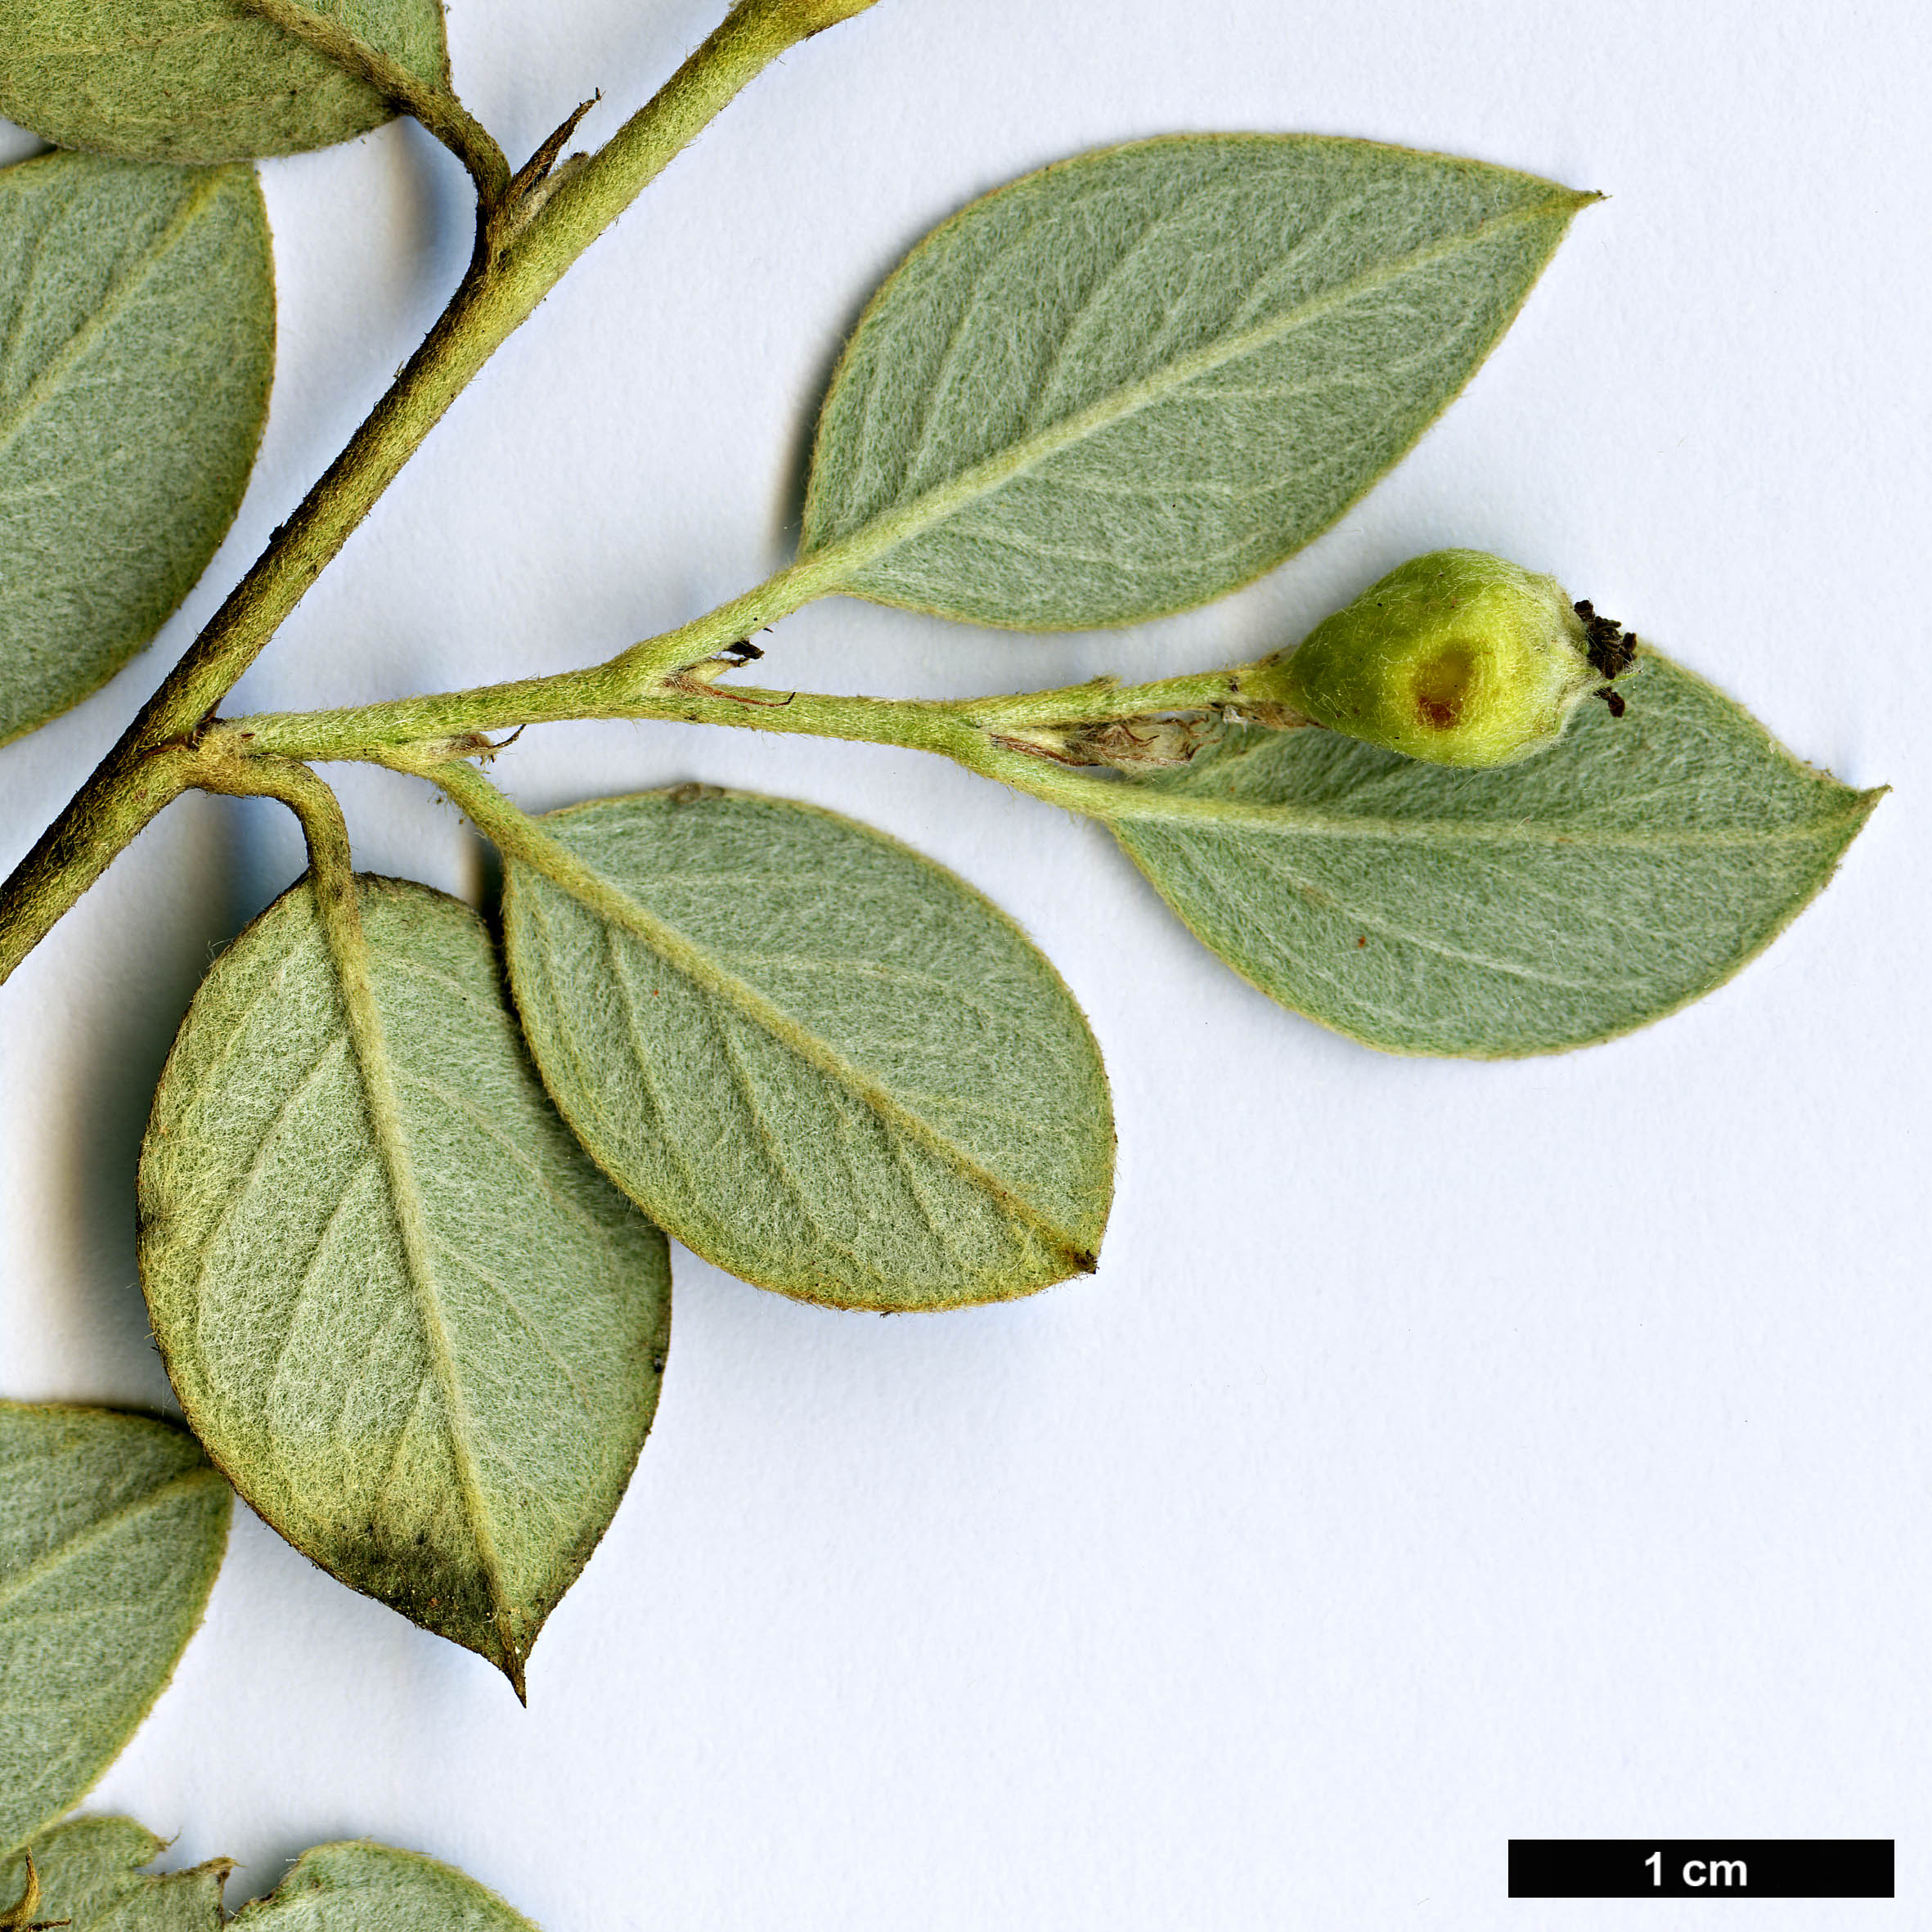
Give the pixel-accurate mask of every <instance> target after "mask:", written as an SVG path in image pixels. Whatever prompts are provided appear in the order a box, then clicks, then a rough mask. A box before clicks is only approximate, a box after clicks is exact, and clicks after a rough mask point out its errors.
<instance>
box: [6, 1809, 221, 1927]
mask: <svg viewBox="0 0 1932 1932" xmlns="http://www.w3.org/2000/svg"><path fill="white" fill-rule="evenodd" d="M29 1849H31V1851H32V1852H33V1854H34V1867H35V1870H36V1871H38V1875H39V1878H40V1888H41V1895H40V1904H39V1907H38V1912H37V1914H36V1916H37V1917H38V1919H39V1921H41V1922H42V1923H43V1924H44V1923H47V1922H50V1921H60V1920H66V1921H70V1923H71V1925H72V1928H73V1932H219V1928H220V1926H221V1925H222V1881H223V1880H225V1879H226V1878H227V1875H228V1873H229V1871H231V1870H232V1869H233V1867H231V1864H230V1863H229V1862H228V1860H227V1859H226V1858H218V1859H216V1860H214V1861H213V1862H212V1863H210V1864H207V1865H198V1866H196V1867H195V1868H194V1869H193V1870H192V1871H171V1872H167V1873H164V1874H161V1875H159V1876H149V1875H147V1874H145V1873H144V1872H143V1871H142V1869H141V1868H142V1866H144V1865H147V1864H151V1863H152V1862H153V1861H154V1860H155V1859H156V1858H159V1857H160V1855H161V1853H163V1852H164V1850H165V1849H167V1848H166V1846H165V1845H164V1844H162V1842H161V1840H160V1839H158V1838H157V1837H155V1835H154V1834H153V1832H151V1831H146V1830H145V1829H144V1828H143V1827H142V1826H139V1825H137V1824H136V1823H135V1822H133V1819H131V1818H111V1817H110V1818H77V1819H75V1820H74V1822H72V1823H71V1824H66V1825H57V1826H55V1827H54V1829H53V1830H52V1831H47V1832H44V1833H43V1834H42V1835H41V1836H39V1837H38V1838H36V1839H35V1840H34V1842H33V1844H32V1845H31V1847H29ZM26 1878H27V1864H26V1860H25V1858H24V1857H23V1856H22V1855H21V1853H19V1852H17V1851H16V1852H14V1853H11V1855H9V1856H7V1857H5V1858H0V1900H5V1901H7V1902H8V1903H11V1902H12V1901H14V1900H16V1899H18V1898H20V1896H21V1894H22V1891H23V1889H24V1888H25V1884H26Z"/></svg>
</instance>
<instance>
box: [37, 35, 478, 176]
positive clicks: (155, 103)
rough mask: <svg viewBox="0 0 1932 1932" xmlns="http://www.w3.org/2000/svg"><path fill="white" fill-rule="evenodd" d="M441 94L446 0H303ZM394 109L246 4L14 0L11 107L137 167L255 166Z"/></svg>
mask: <svg viewBox="0 0 1932 1932" xmlns="http://www.w3.org/2000/svg"><path fill="white" fill-rule="evenodd" d="M303 5H305V6H306V7H308V10H309V11H311V12H312V13H317V14H321V15H324V16H326V17H327V18H329V19H330V20H335V21H338V22H339V23H340V25H343V26H344V27H346V28H348V30H349V31H350V33H352V34H354V35H355V36H356V37H357V39H359V40H362V41H364V42H366V43H368V44H369V45H370V46H371V47H375V48H376V49H377V50H378V51H379V52H382V53H384V54H386V55H388V56H389V58H390V59H391V60H392V61H395V62H396V64H397V65H398V66H401V67H403V68H406V69H407V70H408V71H409V72H410V73H411V74H414V75H416V78H417V79H420V80H421V81H423V82H425V83H427V84H428V85H429V86H431V87H434V88H443V87H447V85H448V84H449V49H448V46H447V42H446V41H445V39H444V37H443V9H442V7H440V6H439V5H438V0H303ZM394 112H395V110H394V109H393V107H392V106H390V105H389V102H388V101H384V99H383V97H382V96H381V95H380V94H379V93H377V92H375V90H374V89H373V88H370V87H369V86H367V85H366V83H364V82H362V81H361V80H358V79H354V78H353V77H352V76H351V75H350V74H348V73H346V72H345V71H344V70H343V69H342V68H340V67H339V66H337V65H335V62H334V61H330V60H328V59H326V58H325V57H324V56H322V55H321V54H319V53H317V52H315V51H314V50H313V49H312V48H311V47H308V46H307V45H306V44H305V43H303V42H302V41H299V40H298V39H296V38H294V37H293V36H292V35H290V34H286V33H285V32H284V31H283V30H282V29H281V28H280V27H277V26H275V25H271V23H270V22H268V21H267V20H263V18H262V17H261V16H260V15H259V14H257V13H255V12H254V11H251V10H250V9H249V8H248V7H245V6H243V5H241V4H240V0H7V8H6V11H4V13H0V114H4V115H6V116H7V119H10V120H15V121H18V122H19V123H20V125H21V126H22V127H23V128H32V129H33V130H34V133H36V134H38V135H39V136H40V137H41V138H42V139H43V140H44V141H51V142H54V143H55V145H56V146H60V147H69V148H83V149H85V150H87V151H90V152H92V153H94V154H101V155H118V156H119V157H120V158H122V159H123V160H130V161H245V160H254V159H257V158H258V157H260V156H262V155H289V154H296V153H299V152H301V151H303V150H305V149H308V148H317V147H327V146H330V144H331V143H332V142H338V141H348V140H351V139H353V137H355V136H356V135H358V134H366V133H368V131H369V130H370V129H371V128H374V127H377V126H379V125H380V124H381V123H383V122H384V121H386V120H388V119H389V118H390V117H391V115H393V113H394Z"/></svg>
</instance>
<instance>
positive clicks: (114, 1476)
mask: <svg viewBox="0 0 1932 1932" xmlns="http://www.w3.org/2000/svg"><path fill="white" fill-rule="evenodd" d="M228 1512H229V1495H228V1485H227V1484H226V1483H225V1482H223V1481H222V1479H221V1477H220V1476H218V1475H217V1474H216V1473H215V1471H213V1469H211V1468H210V1467H209V1464H208V1458H206V1457H205V1456H204V1455H203V1454H202V1453H201V1451H200V1449H199V1448H197V1447H196V1445H195V1442H194V1441H193V1440H192V1439H191V1437H190V1436H187V1435H186V1434H185V1433H184V1432H183V1431H181V1430H179V1429H177V1428H175V1427H173V1425H172V1424H170V1423H167V1422H156V1421H154V1420H152V1419H151V1418H148V1417H146V1416H133V1415H118V1414H115V1413H111V1412H110V1411H108V1410H106V1409H35V1408H25V1407H22V1406H21V1405H20V1404H17V1403H11V1402H7V1403H0V1686H3V1687H4V1688H5V1695H4V1696H0V1849H7V1848H11V1847H15V1846H18V1845H19V1844H21V1843H22V1842H23V1841H24V1840H25V1839H26V1838H28V1837H29V1835H31V1834H32V1833H33V1832H34V1831H35V1830H36V1829H37V1828H38V1827H39V1826H43V1825H45V1824H47V1823H48V1822H51V1821H52V1819H55V1818H57V1817H60V1816H61V1813H63V1812H65V1811H66V1810H68V1809H69V1808H70V1807H71V1806H73V1805H74V1804H78V1803H79V1800H80V1799H81V1798H82V1797H83V1796H84V1795H86V1793H87V1791H88V1788H89V1787H90V1786H92V1784H93V1782H94V1781H95V1780H96V1779H97V1777H100V1775H101V1772H103V1771H105V1770H106V1768H107V1767H108V1765H109V1764H111V1763H112V1762H113V1761H114V1759H115V1757H116V1756H117V1755H119V1752H120V1750H121V1748H122V1746H124V1745H125V1744H126V1743H127V1741H128V1739H129V1738H130V1737H133V1735H134V1732H135V1729H136V1728H137V1726H138V1725H139V1724H140V1723H141V1720H142V1719H143V1718H145V1717H146V1715H147V1714H148V1711H149V1710H150V1709H151V1707H152V1705H153V1704H154V1701H155V1698H157V1697H158V1696H160V1694H161V1691H162V1687H164V1685H165V1684H166V1683H167V1682H168V1678H169V1677H171V1676H172V1675H173V1671H174V1666H175V1663H176V1661H177V1660H178V1658H179V1657H180V1656H181V1653H182V1648H183V1647H185V1646H186V1642H187V1641H188V1639H189V1638H190V1637H191V1636H192V1635H193V1634H194V1631H195V1625H196V1624H199V1623H200V1620H201V1613H202V1611H203V1609H204V1607H205V1606H206V1605H207V1602H208V1593H209V1588H211V1587H212V1586H213V1582H214V1574H215V1571H216V1570H218V1568H219V1567H220V1566H221V1561H222V1548H223V1546H224V1544H225V1543H226V1542H227V1534H228ZM4 1889H5V1888H4V1885H0V1891H3V1890H4ZM19 1889H20V1888H19V1887H18V1886H17V1885H16V1887H15V1889H14V1893H13V1894H9V1895H8V1896H7V1898H6V1899H5V1902H4V1904H3V1905H0V1910H4V1909H5V1907H6V1906H11V1904H12V1903H13V1902H14V1898H15V1897H16V1896H17V1894H18V1892H19ZM56 1916H58V1915H56Z"/></svg>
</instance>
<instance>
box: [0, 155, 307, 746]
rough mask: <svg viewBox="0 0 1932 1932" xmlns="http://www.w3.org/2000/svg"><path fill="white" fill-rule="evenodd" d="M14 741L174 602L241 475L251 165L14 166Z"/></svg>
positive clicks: (259, 326) (248, 422)
mask: <svg viewBox="0 0 1932 1932" xmlns="http://www.w3.org/2000/svg"><path fill="white" fill-rule="evenodd" d="M0 344H3V347H0V744H4V743H5V742H6V741H7V739H11V738H16V737H18V736H19V735H20V733H22V732H23V731H28V730H32V729H33V728H34V726H36V725H40V724H44V723H45V722H46V721H47V719H49V718H50V717H54V716H55V715H56V713H58V712H63V711H65V710H66V709H67V708H69V706H70V705H73V704H75V703H79V701H80V699H83V698H84V697H86V696H87V695H88V693H89V692H90V691H92V690H95V689H97V687H98V686H99V685H102V684H104V683H105V682H106V681H107V679H108V678H110V677H111V676H113V675H114V673H115V672H116V671H118V670H119V669H120V667H121V666H122V665H123V664H124V663H126V662H127V661H128V658H131V657H132V656H133V654H135V652H136V651H137V650H139V649H142V646H143V645H146V644H147V643H149V642H150V641H151V640H152V639H153V637H154V635H155V632H156V631H159V630H160V627H161V626H162V625H163V624H164V622H166V621H167V619H168V616H169V614H170V613H172V612H173V609H174V608H175V606H176V605H177V604H179V603H180V602H181V600H182V598H183V597H184V596H186V595H187V593H188V591H189V590H190V588H191V586H193V584H194V582H195V579H196V578H197V577H200V574H201V573H202V572H203V570H204V569H205V568H207V566H208V561H209V558H211V557H212V556H213V555H214V553H215V549H216V546H218V544H219V543H220V542H221V541H222V537H224V536H225V535H226V534H227V529H228V526H229V524H230V523H231V521H232V520H233V519H234V515H235V512H236V509H237V507H238V506H239V505H240V501H241V497H242V492H243V491H244V490H245V489H246V488H247V487H248V479H249V471H250V470H251V469H252V468H253V467H254V460H255V450H256V447H257V445H258V443H260V441H261V436H262V425H263V421H264V420H265V419H266V417H267V410H268V390H269V384H270V381H271V379H272V375H273V373H274V366H275V280H274V268H273V265H272V260H271V257H270V250H269V240H268V218H267V214H266V213H265V212H264V210H263V206H262V195H261V191H260V189H259V188H258V186H256V182H255V177H254V170H253V169H251V168H218V169H199V170H197V169H190V168H140V167H134V166H132V165H129V164H126V163H124V162H119V161H101V160H94V159H92V158H91V157H89V156H87V155H44V156H43V157H41V158H40V159H38V160H32V161H25V162H22V163H21V164H20V165H19V166H17V167H14V168H7V170H6V171H5V172H4V173H0Z"/></svg>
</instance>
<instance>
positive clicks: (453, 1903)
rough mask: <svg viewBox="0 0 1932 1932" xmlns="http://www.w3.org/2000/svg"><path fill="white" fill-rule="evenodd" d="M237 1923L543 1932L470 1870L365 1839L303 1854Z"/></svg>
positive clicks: (321, 1929) (324, 1929)
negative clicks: (471, 1873)
mask: <svg viewBox="0 0 1932 1932" xmlns="http://www.w3.org/2000/svg"><path fill="white" fill-rule="evenodd" d="M234 1924H235V1925H236V1928H237V1929H238V1932H536V1929H535V1927H533V1926H532V1925H531V1923H530V1921H528V1919H526V1918H524V1917H523V1916H522V1915H521V1914H520V1913H519V1912H512V1911H511V1910H510V1907H508V1906H507V1905H505V1903H503V1901H502V1900H501V1898H498V1897H497V1896H496V1894H495V1893H494V1892H490V1891H486V1890H485V1889H484V1888H483V1886H481V1885H479V1884H478V1883H477V1882H476V1880H474V1879H473V1878H471V1877H470V1876H468V1875H467V1874H466V1873H464V1872H461V1871H456V1869H455V1868H454V1867H452V1866H448V1865H440V1864H438V1862H436V1861H435V1860H434V1858H421V1857H420V1856H418V1855H417V1854H416V1853H414V1852H400V1851H396V1850H393V1849H391V1848H390V1847H389V1846H388V1845H383V1844H362V1843H355V1844H325V1845H318V1846H317V1848H316V1849H314V1850H313V1851H309V1852H304V1853H303V1854H302V1856H301V1857H300V1858H299V1859H297V1860H296V1862H295V1867H294V1870H293V1871H290V1874H289V1876H287V1877H286V1878H285V1879H284V1880H282V1882H281V1885H280V1886H279V1887H278V1888H277V1889H276V1891H275V1892H274V1893H273V1894H272V1895H271V1896H269V1897H268V1898H262V1899H258V1900H257V1901H256V1902H255V1903H254V1904H253V1905H250V1906H248V1907H245V1909H244V1910H243V1911H242V1912H240V1913H239V1914H238V1915H237V1916H236V1919H235V1921H234Z"/></svg>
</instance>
